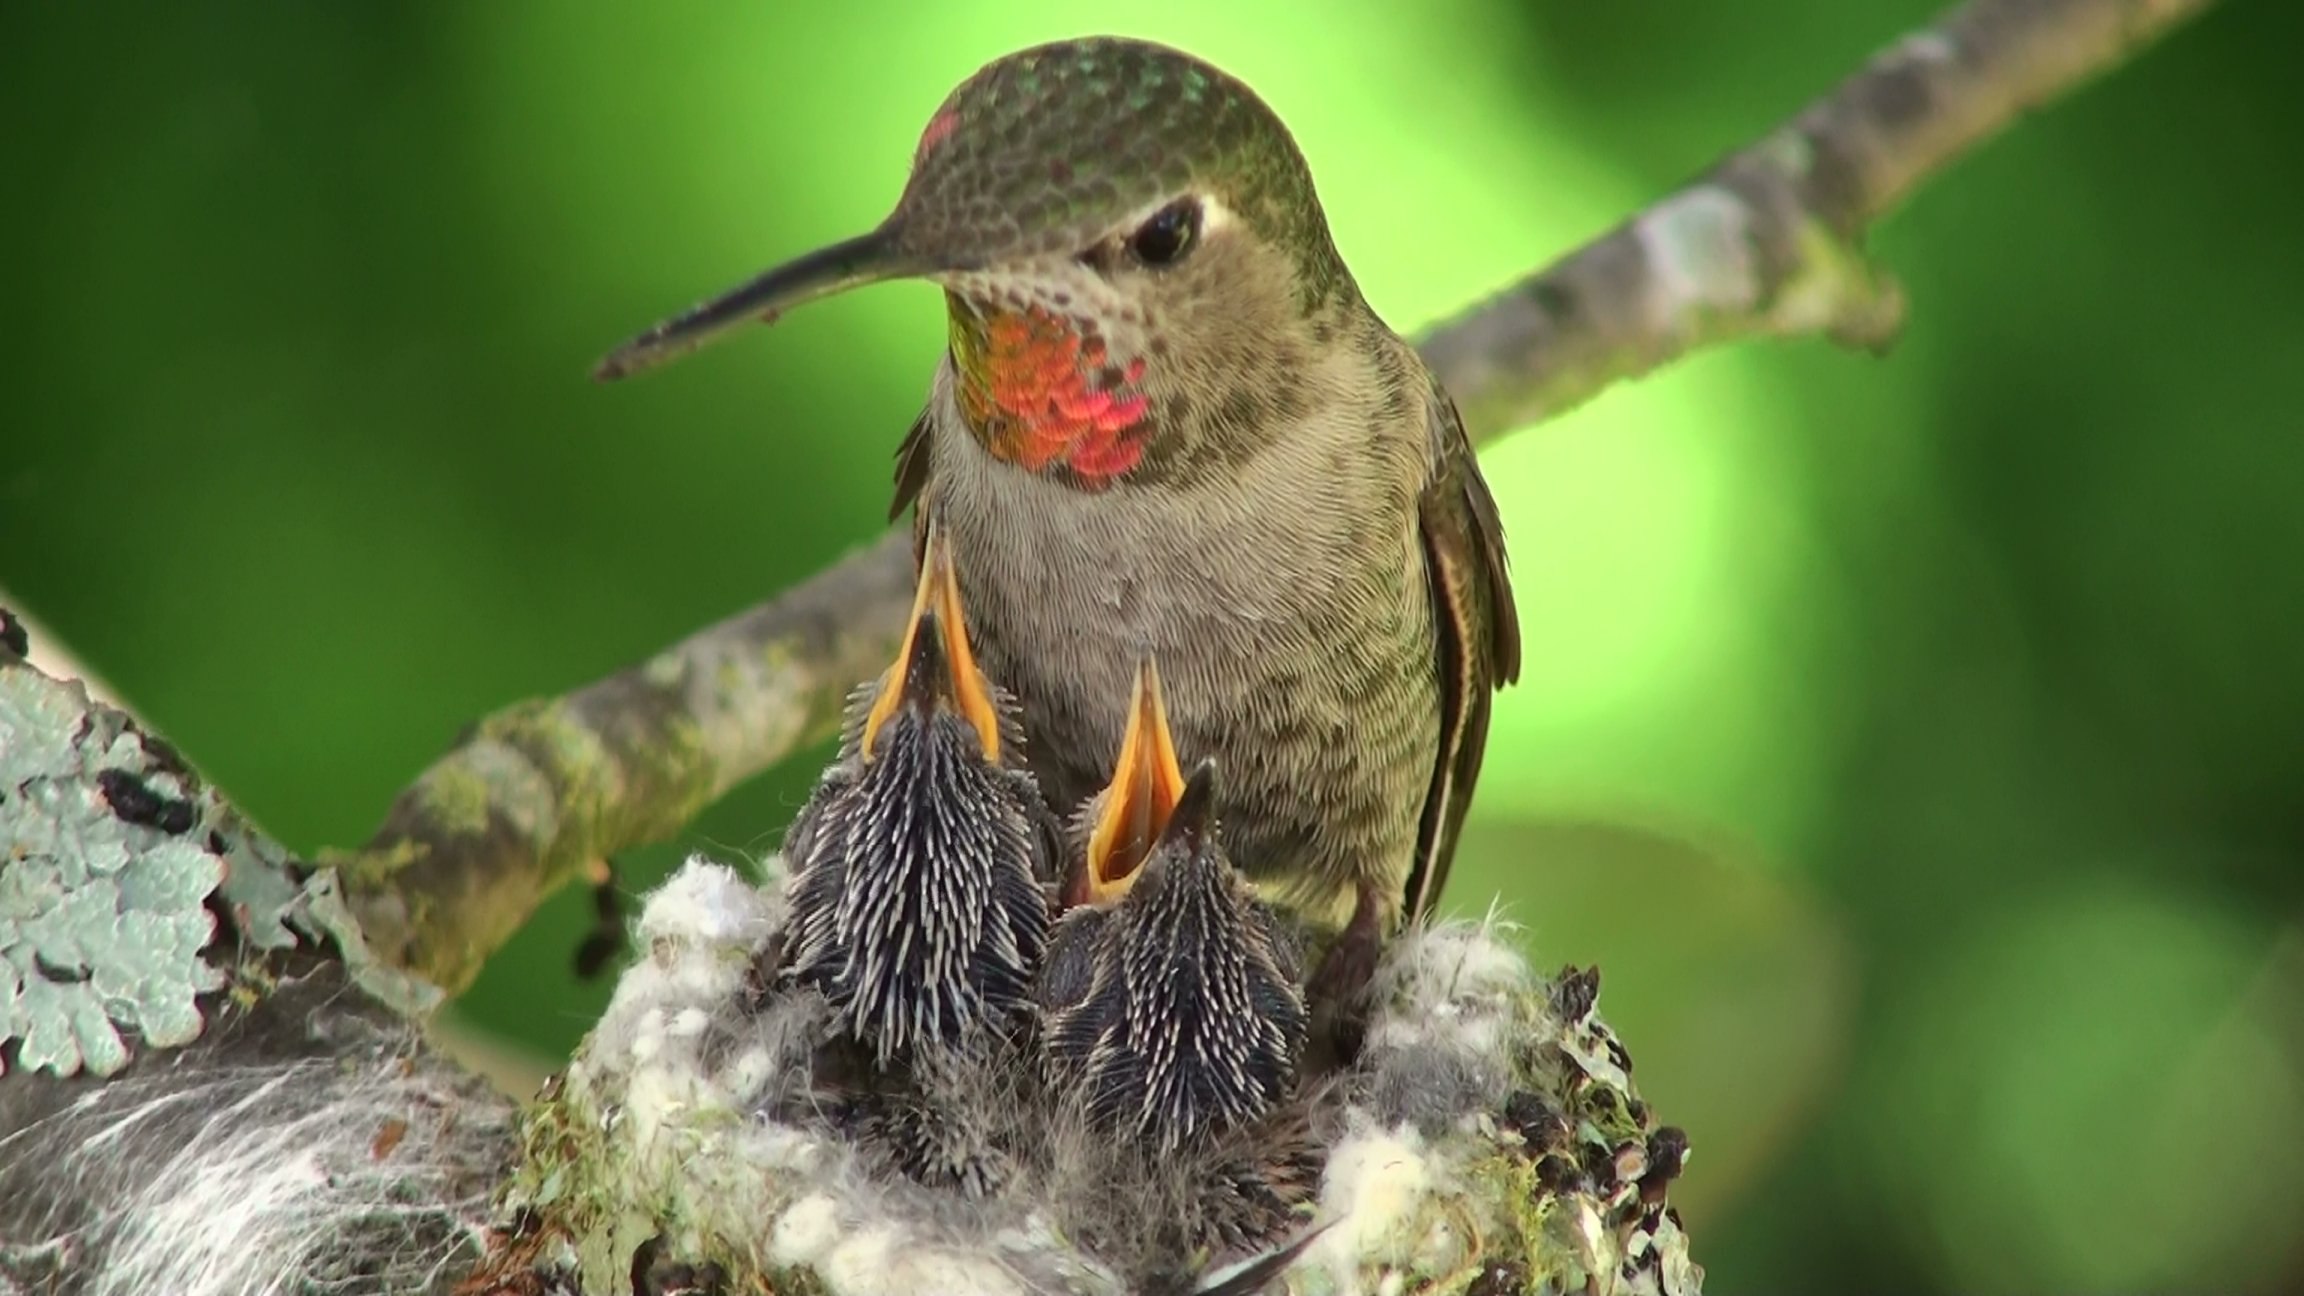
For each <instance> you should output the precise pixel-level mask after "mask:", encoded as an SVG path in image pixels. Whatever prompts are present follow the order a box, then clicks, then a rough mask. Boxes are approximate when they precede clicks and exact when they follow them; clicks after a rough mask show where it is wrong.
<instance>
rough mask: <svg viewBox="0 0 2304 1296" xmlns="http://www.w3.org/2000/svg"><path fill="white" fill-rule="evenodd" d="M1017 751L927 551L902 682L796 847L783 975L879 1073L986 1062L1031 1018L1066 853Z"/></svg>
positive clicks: (851, 733) (951, 584) (821, 794)
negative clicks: (817, 1002) (984, 1056)
mask: <svg viewBox="0 0 2304 1296" xmlns="http://www.w3.org/2000/svg"><path fill="white" fill-rule="evenodd" d="M1021 745H1022V739H1021V730H1020V728H1019V727H1018V724H1017V721H1016V716H1015V707H1014V704H1013V702H1012V700H1011V699H1010V698H1009V697H1008V696H1007V695H1006V694H1005V693H1003V692H1002V691H1001V690H1000V689H999V688H998V687H997V686H995V685H993V684H992V683H991V682H990V681H989V680H987V679H986V678H985V677H984V675H983V673H982V672H981V671H979V670H978V669H977V666H976V659H975V656H974V654H973V653H972V652H971V651H970V649H969V643H968V628H967V622H966V619H965V618H964V616H963V614H962V610H961V607H960V593H959V585H958V582H957V580H956V578H955V576H954V573H953V569H952V554H951V550H950V548H949V547H948V546H947V545H946V544H945V543H944V540H943V537H942V536H941V535H940V534H939V535H931V536H930V537H929V538H928V542H927V544H926V547H925V550H924V552H923V554H922V558H921V565H920V585H919V591H918V593H917V594H916V595H915V597H914V599H913V605H912V621H911V625H910V628H909V629H907V630H906V632H905V635H904V643H903V648H902V650H901V652H900V654H899V656H898V658H897V661H896V664H895V665H894V666H892V667H891V668H890V669H889V670H888V672H887V674H886V675H885V676H884V677H883V678H882V679H881V680H880V681H879V682H878V684H877V685H876V686H866V687H864V688H860V689H858V690H857V692H856V695H855V697H854V698H853V699H852V700H851V702H850V705H849V718H848V724H847V732H846V734H845V736H844V738H843V741H842V744H841V752H840V758H839V760H838V761H837V762H836V763H835V764H834V765H833V767H832V768H831V769H830V770H828V771H826V772H825V775H824V778H823V780H822V781H821V782H820V783H819V784H818V785H817V788H816V791H815V793H814V794H813V795H812V796H810V798H809V800H808V803H807V804H806V805H805V806H803V807H802V809H801V811H800V813H799V815H798V816H797V817H796V818H795V819H794V820H793V822H792V827H791V830H790V831H789V832H788V833H787V834H786V836H785V842H784V850H785V854H786V858H787V859H788V861H789V863H790V866H791V882H790V884H789V885H790V895H791V900H792V917H791V921H790V926H789V928H788V929H787V936H786V941H785V952H784V956H783V968H782V971H783V974H784V975H785V977H786V978H788V979H789V980H790V981H792V982H795V983H798V984H801V985H807V986H813V987H815V988H817V989H819V990H821V991H822V992H823V994H824V996H825V998H826V999H827V1000H828V1001H829V1002H830V1004H831V1008H832V1016H833V1024H834V1026H835V1028H836V1030H837V1031H838V1032H839V1033H840V1034H843V1035H845V1036H847V1037H848V1038H850V1039H852V1040H853V1041H855V1042H856V1043H857V1044H859V1045H861V1046H862V1047H863V1048H864V1050H865V1051H866V1052H867V1053H868V1054H869V1055H870V1056H871V1058H872V1059H873V1060H874V1061H875V1062H876V1063H877V1064H878V1066H879V1067H880V1068H881V1069H883V1070H887V1069H890V1068H892V1067H903V1068H906V1069H910V1068H913V1067H916V1066H918V1067H928V1068H930V1069H934V1068H936V1067H940V1066H946V1065H950V1064H953V1063H954V1062H956V1061H957V1060H958V1059H960V1058H964V1057H972V1056H979V1055H981V1053H982V1051H983V1049H984V1047H985V1046H986V1045H988V1044H990V1043H992V1042H994V1041H996V1040H997V1039H998V1038H999V1036H1000V1035H1001V1034H1003V1033H1004V1032H1005V1031H1006V1030H1007V1028H1009V1027H1010V1026H1012V1025H1014V1024H1015V1022H1016V1019H1017V1018H1018V1016H1019V1014H1021V1013H1023V1012H1024V1011H1025V1010H1027V1009H1028V1008H1029V1007H1030V1005H1031V1002H1032V988H1033V981H1034V976H1035V974H1036V972H1037V971H1038V969H1039V968H1040V965H1041V961H1042V954H1043V951H1044V949H1045V947H1046V942H1047V936H1048V895H1047V889H1046V888H1047V885H1048V884H1049V883H1051V882H1052V881H1053V877H1054V873H1055V868H1056V863H1057V859H1058V857H1059V851H1060V844H1059V843H1060V835H1059V832H1058V829H1057V825H1056V821H1055V818H1054V816H1053V815H1052V814H1051V813H1050V812H1049V810H1048V807H1047V805H1046V803H1045V802H1044V801H1043V800H1042V799H1041V796H1040V791H1039V788H1038V786H1037V784H1035V783H1034V781H1033V778H1032V775H1031V774H1030V773H1029V772H1027V770H1026V769H1025V767H1024V764H1023V760H1022V752H1021V750H1020V748H1021Z"/></svg>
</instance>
